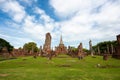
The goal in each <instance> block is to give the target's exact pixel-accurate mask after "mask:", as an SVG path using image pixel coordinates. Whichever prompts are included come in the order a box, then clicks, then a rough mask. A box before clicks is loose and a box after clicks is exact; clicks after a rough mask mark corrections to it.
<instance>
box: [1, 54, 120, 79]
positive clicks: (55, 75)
mask: <svg viewBox="0 0 120 80" xmlns="http://www.w3.org/2000/svg"><path fill="white" fill-rule="evenodd" d="M97 64H100V67H97ZM0 80H120V60H117V59H113V58H110V57H109V59H108V60H107V61H104V60H103V59H102V57H101V56H96V58H92V57H91V56H87V57H85V58H84V59H83V60H78V59H77V58H71V57H69V56H67V55H59V56H58V57H56V58H53V59H52V60H48V59H47V58H45V57H37V58H36V59H34V58H33V57H19V58H17V59H11V60H4V61H0Z"/></svg>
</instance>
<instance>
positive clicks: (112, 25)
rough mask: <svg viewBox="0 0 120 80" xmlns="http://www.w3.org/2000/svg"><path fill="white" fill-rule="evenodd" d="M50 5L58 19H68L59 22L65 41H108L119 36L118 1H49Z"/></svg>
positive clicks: (119, 13)
mask: <svg viewBox="0 0 120 80" xmlns="http://www.w3.org/2000/svg"><path fill="white" fill-rule="evenodd" d="M50 4H51V6H52V7H53V8H54V11H55V14H56V15H58V16H59V17H62V18H65V17H70V18H68V19H66V20H64V21H61V22H60V25H61V31H62V34H63V36H64V38H65V41H70V42H72V41H83V42H84V40H89V39H96V40H108V39H115V38H114V36H116V35H117V34H119V31H120V28H119V26H118V25H119V23H120V10H119V9H120V1H119V0H118V2H115V1H113V2H112V1H109V0H57V1H56V0H50Z"/></svg>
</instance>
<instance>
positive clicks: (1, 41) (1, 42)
mask: <svg viewBox="0 0 120 80" xmlns="http://www.w3.org/2000/svg"><path fill="white" fill-rule="evenodd" d="M4 47H6V48H7V50H8V52H11V51H12V50H13V46H12V45H10V43H9V42H7V41H6V40H4V39H2V38H0V52H1V51H2V49H3V48H4Z"/></svg>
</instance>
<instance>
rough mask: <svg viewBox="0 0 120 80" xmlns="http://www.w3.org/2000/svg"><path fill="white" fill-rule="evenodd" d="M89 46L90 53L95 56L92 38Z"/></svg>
mask: <svg viewBox="0 0 120 80" xmlns="http://www.w3.org/2000/svg"><path fill="white" fill-rule="evenodd" d="M89 48H90V54H91V56H94V55H93V48H92V41H91V40H90V41H89Z"/></svg>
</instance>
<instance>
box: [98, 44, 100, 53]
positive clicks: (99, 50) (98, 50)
mask: <svg viewBox="0 0 120 80" xmlns="http://www.w3.org/2000/svg"><path fill="white" fill-rule="evenodd" d="M98 54H99V55H100V47H99V46H98Z"/></svg>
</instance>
